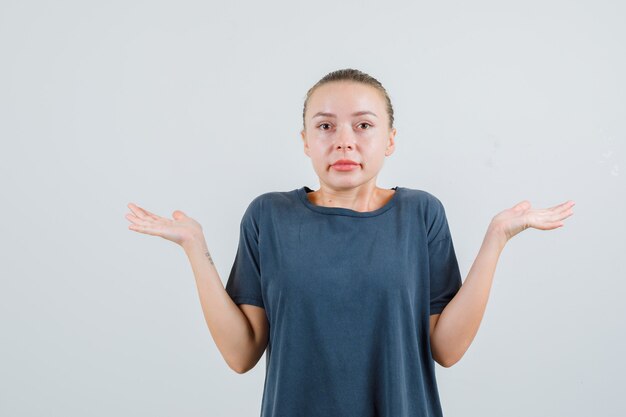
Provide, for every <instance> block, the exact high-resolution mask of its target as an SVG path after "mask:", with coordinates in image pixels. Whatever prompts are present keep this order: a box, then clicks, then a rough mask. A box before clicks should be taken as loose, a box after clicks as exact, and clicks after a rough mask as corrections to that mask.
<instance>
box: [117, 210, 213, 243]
mask: <svg viewBox="0 0 626 417" xmlns="http://www.w3.org/2000/svg"><path fill="white" fill-rule="evenodd" d="M128 208H129V209H130V210H131V211H132V214H131V213H128V214H126V219H128V220H129V221H130V222H131V223H132V224H131V225H129V226H128V228H129V229H131V230H134V231H136V232H139V233H145V234H148V235H153V236H160V237H162V238H164V239H167V240H171V241H172V242H174V243H178V244H179V245H181V246H182V245H183V244H184V243H185V242H188V241H190V240H191V239H192V238H193V237H195V236H198V235H199V234H202V226H201V225H200V223H198V222H197V221H195V220H194V219H192V218H191V217H189V216H187V215H186V214H185V213H183V212H182V211H180V210H175V211H174V213H172V216H173V219H168V218H166V217H161V216H157V215H156V214H154V213H151V212H149V211H148V210H146V209H143V208H141V207H139V206H137V205H135V204H133V203H129V204H128Z"/></svg>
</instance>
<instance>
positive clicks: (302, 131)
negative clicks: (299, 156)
mask: <svg viewBox="0 0 626 417" xmlns="http://www.w3.org/2000/svg"><path fill="white" fill-rule="evenodd" d="M300 136H301V137H302V142H303V144H304V153H305V154H306V156H309V157H310V155H309V144H308V142H307V141H306V132H305V131H304V129H302V130H301V131H300Z"/></svg>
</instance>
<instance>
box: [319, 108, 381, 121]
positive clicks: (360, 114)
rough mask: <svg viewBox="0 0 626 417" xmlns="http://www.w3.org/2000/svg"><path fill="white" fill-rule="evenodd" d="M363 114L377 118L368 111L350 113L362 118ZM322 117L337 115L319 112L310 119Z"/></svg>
mask: <svg viewBox="0 0 626 417" xmlns="http://www.w3.org/2000/svg"><path fill="white" fill-rule="evenodd" d="M364 114H371V115H372V116H374V117H378V116H376V114H375V113H372V112H371V111H369V110H361V111H357V112H355V113H352V115H353V116H363V115H364ZM322 116H324V117H337V115H335V114H332V113H326V112H321V111H320V112H317V113H315V115H314V116H313V117H312V119H315V118H316V117H322Z"/></svg>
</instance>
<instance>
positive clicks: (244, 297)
mask: <svg viewBox="0 0 626 417" xmlns="http://www.w3.org/2000/svg"><path fill="white" fill-rule="evenodd" d="M257 202H258V201H257V200H256V199H255V200H254V201H253V202H252V203H250V205H249V206H248V208H247V209H246V211H245V213H244V215H243V218H242V219H241V223H240V226H239V245H238V247H237V253H236V255H235V261H234V263H233V266H232V268H231V270H230V274H229V276H228V281H227V282H226V288H225V289H226V292H227V293H228V295H229V296H230V298H231V299H232V300H233V301H234V302H235V304H252V305H255V306H257V307H261V308H265V305H264V303H263V295H262V291H261V268H260V262H259V228H258V223H257V219H258V217H256V215H255V213H256V208H257V204H255V203H257Z"/></svg>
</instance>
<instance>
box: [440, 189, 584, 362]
mask: <svg viewBox="0 0 626 417" xmlns="http://www.w3.org/2000/svg"><path fill="white" fill-rule="evenodd" d="M574 204H575V203H574V202H573V201H567V202H565V203H563V204H560V205H558V206H555V207H552V208H549V209H531V208H530V203H529V202H528V201H523V202H521V203H519V204H517V205H515V206H514V207H512V208H510V209H507V210H504V211H503V212H501V213H499V214H498V215H496V216H495V217H494V218H493V219H492V221H491V223H490V224H489V227H488V229H487V233H486V234H485V238H484V239H483V243H482V245H481V247H480V250H479V251H478V255H477V256H476V259H475V260H474V263H473V264H472V267H471V268H470V271H469V273H468V274H467V278H466V279H465V280H464V281H463V285H461V288H460V289H459V291H458V292H457V294H456V295H455V296H454V298H452V300H450V302H449V303H448V304H447V305H446V307H445V308H444V309H443V311H442V312H441V315H440V316H439V319H438V320H437V322H436V325H435V328H434V330H433V332H432V336H431V339H430V340H431V351H432V354H433V359H435V360H436V361H437V362H438V363H439V364H441V365H442V366H444V367H446V368H447V367H450V366H452V365H454V364H455V363H456V362H458V361H459V360H460V359H461V357H463V355H464V354H465V352H466V351H467V349H468V348H469V346H470V344H471V343H472V341H473V340H474V337H475V336H476V333H477V332H478V328H479V326H480V322H481V320H482V318H483V315H484V313H485V308H486V307H487V300H488V299H489V292H490V290H491V284H492V282H493V276H494V273H495V270H496V265H497V263H498V259H499V257H500V253H502V250H503V249H504V246H505V245H506V242H507V241H508V240H509V239H510V238H512V237H513V236H515V235H516V234H518V233H519V232H521V231H523V230H525V229H527V228H529V227H533V228H536V229H541V230H551V229H556V228H558V227H561V226H563V224H564V223H563V222H562V220H564V219H565V218H567V217H569V216H571V215H572V214H573V211H572V207H573V206H574Z"/></svg>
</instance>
